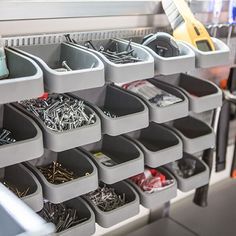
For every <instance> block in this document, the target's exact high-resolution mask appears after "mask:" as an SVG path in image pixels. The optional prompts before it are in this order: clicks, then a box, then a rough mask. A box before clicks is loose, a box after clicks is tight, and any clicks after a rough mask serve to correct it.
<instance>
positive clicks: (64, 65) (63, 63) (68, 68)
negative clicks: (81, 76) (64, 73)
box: [61, 61, 72, 71]
mask: <svg viewBox="0 0 236 236" xmlns="http://www.w3.org/2000/svg"><path fill="white" fill-rule="evenodd" d="M61 64H62V66H63V67H65V68H66V69H67V70H68V71H72V69H71V68H70V67H69V66H68V65H67V63H66V61H63V62H62V63H61Z"/></svg>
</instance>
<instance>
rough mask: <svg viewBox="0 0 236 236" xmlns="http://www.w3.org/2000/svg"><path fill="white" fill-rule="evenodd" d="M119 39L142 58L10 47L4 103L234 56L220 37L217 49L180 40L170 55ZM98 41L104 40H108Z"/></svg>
mask: <svg viewBox="0 0 236 236" xmlns="http://www.w3.org/2000/svg"><path fill="white" fill-rule="evenodd" d="M115 41H116V43H117V45H118V47H121V48H127V46H129V45H131V46H132V50H133V52H134V54H135V55H136V56H137V57H138V58H140V59H141V61H138V62H135V63H126V64H116V63H113V62H111V61H109V60H108V59H107V58H106V57H105V56H104V55H103V54H102V53H101V52H99V51H96V50H94V49H90V48H86V47H84V46H80V45H77V44H71V43H70V44H69V43H61V44H49V45H31V46H20V47H16V48H6V50H5V51H6V59H7V64H8V67H9V72H10V74H9V77H8V78H7V79H3V80H1V81H0V103H1V104H3V103H9V102H15V101H19V100H23V99H29V98H35V97H38V96H40V95H41V94H42V93H43V91H44V90H46V91H47V92H49V93H66V92H73V91H78V90H85V89H91V88H96V87H102V86H103V85H104V84H105V81H106V82H113V83H124V82H131V81H136V80H142V79H147V78H152V77H154V75H160V74H162V75H170V74H176V73H180V72H186V71H191V70H193V69H194V68H195V66H197V67H208V66H209V67H212V66H217V65H222V64H227V62H228V59H229V49H228V47H227V46H226V45H225V44H224V43H223V42H221V41H220V40H218V39H214V43H215V45H216V49H217V50H216V51H214V52H201V51H199V50H198V49H195V48H191V46H190V45H187V44H184V43H182V42H178V45H179V47H180V56H178V57H168V58H165V57H161V56H159V55H158V54H156V53H154V52H153V51H152V50H151V49H150V48H148V47H146V46H143V45H140V44H138V43H135V41H136V42H139V41H140V40H139V39H133V41H134V42H131V43H130V42H129V41H126V40H118V39H117V40H115ZM95 43H96V45H97V44H98V45H103V44H104V42H103V41H99V42H95ZM195 60H196V64H195ZM63 61H66V62H67V63H68V64H69V65H70V67H71V71H64V72H61V71H60V72H59V71H57V70H55V69H56V68H60V67H62V63H63ZM164 80H165V79H164ZM168 81H170V79H168ZM173 83H174V84H175V85H176V84H179V83H180V84H181V81H179V80H177V81H176V80H175V81H174V82H173ZM12 91H14V93H12Z"/></svg>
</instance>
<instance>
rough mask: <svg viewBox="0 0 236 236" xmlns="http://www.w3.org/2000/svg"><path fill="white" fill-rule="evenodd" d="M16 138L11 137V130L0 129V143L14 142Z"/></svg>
mask: <svg viewBox="0 0 236 236" xmlns="http://www.w3.org/2000/svg"><path fill="white" fill-rule="evenodd" d="M15 142H16V140H15V139H14V138H13V137H12V133H11V131H9V130H7V129H2V130H1V131H0V145H4V144H10V143H15Z"/></svg>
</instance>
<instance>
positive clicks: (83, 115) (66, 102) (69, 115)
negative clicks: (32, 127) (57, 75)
mask: <svg viewBox="0 0 236 236" xmlns="http://www.w3.org/2000/svg"><path fill="white" fill-rule="evenodd" d="M20 104H21V105H22V106H23V107H25V108H26V109H27V110H28V111H29V112H31V113H33V114H34V115H35V116H37V117H38V118H39V119H41V120H42V121H43V122H44V124H45V125H46V126H47V127H48V128H49V129H50V130H53V131H56V132H62V131H65V130H71V129H75V128H78V127H82V126H86V125H90V124H93V123H95V121H96V117H95V113H94V112H90V111H89V110H87V109H85V108H86V106H85V104H84V102H83V101H78V100H77V99H75V98H72V97H67V96H65V95H62V94H59V95H56V94H53V95H52V94H51V95H49V96H48V99H46V100H43V99H40V98H38V99H31V100H25V101H21V102H20Z"/></svg>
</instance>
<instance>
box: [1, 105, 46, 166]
mask: <svg viewBox="0 0 236 236" xmlns="http://www.w3.org/2000/svg"><path fill="white" fill-rule="evenodd" d="M0 127H1V128H3V129H7V130H9V131H11V133H12V135H13V138H14V139H15V140H16V142H15V143H11V144H5V145H1V146H0V168H2V167H5V166H9V165H13V164H17V163H20V162H23V161H28V160H32V159H35V158H38V157H40V156H41V155H42V154H43V135H42V132H41V130H40V129H39V127H38V126H37V125H36V124H35V122H34V121H33V120H32V119H30V118H29V117H27V116H26V115H24V114H23V113H22V112H20V111H18V110H17V109H16V108H14V107H13V106H12V105H1V106H0Z"/></svg>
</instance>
